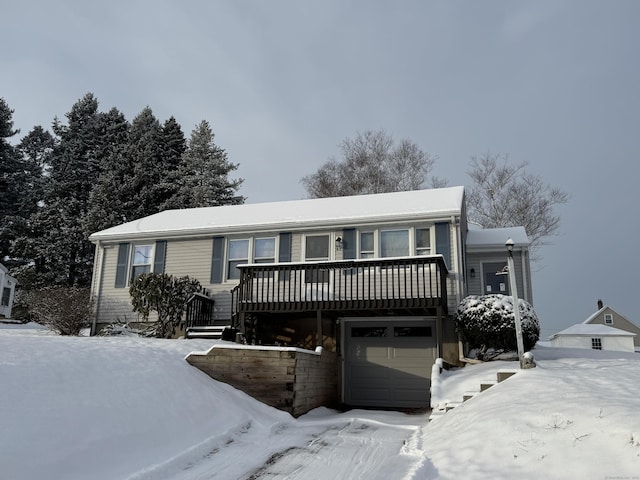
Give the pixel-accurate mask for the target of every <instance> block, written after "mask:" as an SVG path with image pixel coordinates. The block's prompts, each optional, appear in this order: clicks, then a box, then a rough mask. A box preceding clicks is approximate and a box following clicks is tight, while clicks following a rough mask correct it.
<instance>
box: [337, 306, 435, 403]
mask: <svg viewBox="0 0 640 480" xmlns="http://www.w3.org/2000/svg"><path fill="white" fill-rule="evenodd" d="M363 332H365V333H366V332H376V333H379V332H386V336H380V335H378V336H371V337H366V336H363ZM395 332H400V334H397V333H395ZM432 332H433V328H432V322H429V321H428V320H424V321H413V323H411V322H407V320H406V318H405V319H403V320H394V319H385V320H384V321H377V322H370V321H364V322H358V321H353V322H347V327H346V332H345V333H346V335H345V337H346V338H345V341H346V345H345V346H346V349H345V353H346V354H345V401H346V402H347V403H348V404H351V405H357V406H372V407H375V406H380V407H426V406H428V403H429V388H430V384H431V367H432V365H433V364H434V362H435V357H436V354H435V352H436V350H435V345H436V342H435V339H434V338H433V337H430V336H428V335H431V334H432ZM352 333H354V334H353V335H352Z"/></svg>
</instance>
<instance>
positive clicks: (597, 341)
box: [591, 338, 602, 350]
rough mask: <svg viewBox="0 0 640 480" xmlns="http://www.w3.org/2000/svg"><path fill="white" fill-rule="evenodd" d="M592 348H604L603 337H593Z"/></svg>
mask: <svg viewBox="0 0 640 480" xmlns="http://www.w3.org/2000/svg"><path fill="white" fill-rule="evenodd" d="M591 348H592V349H593V350H602V339H601V338H592V339H591Z"/></svg>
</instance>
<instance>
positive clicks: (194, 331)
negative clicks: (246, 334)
mask: <svg viewBox="0 0 640 480" xmlns="http://www.w3.org/2000/svg"><path fill="white" fill-rule="evenodd" d="M225 328H231V326H230V325H213V326H208V327H189V328H187V334H186V337H187V338H209V339H212V340H220V339H221V338H222V332H224V329H225Z"/></svg>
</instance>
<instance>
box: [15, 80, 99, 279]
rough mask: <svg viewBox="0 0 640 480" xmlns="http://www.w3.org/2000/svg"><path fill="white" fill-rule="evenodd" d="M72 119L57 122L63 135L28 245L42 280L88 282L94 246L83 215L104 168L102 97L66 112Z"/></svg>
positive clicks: (91, 98) (57, 129) (86, 100)
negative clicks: (101, 134)
mask: <svg viewBox="0 0 640 480" xmlns="http://www.w3.org/2000/svg"><path fill="white" fill-rule="evenodd" d="M66 117H67V120H68V124H67V125H63V124H61V123H60V122H59V120H58V119H56V120H55V121H54V124H53V130H54V133H55V134H56V136H57V142H56V145H55V146H54V148H53V152H52V155H51V172H50V175H49V179H50V180H49V182H48V185H47V189H46V192H45V196H44V206H43V208H42V209H40V211H38V212H37V213H36V214H35V215H33V216H32V225H33V226H34V230H36V231H34V232H33V233H32V234H33V235H34V237H33V238H31V241H30V245H29V246H28V247H29V248H30V249H31V251H32V255H33V256H34V258H35V259H36V269H37V271H36V273H37V275H38V283H41V284H57V285H68V286H88V285H89V284H90V282H91V270H92V267H93V245H92V244H91V243H90V242H89V241H88V239H87V238H86V232H85V229H84V225H83V219H84V217H85V216H86V213H87V210H88V205H89V195H90V192H91V189H92V188H93V185H94V184H95V183H96V181H97V178H98V173H99V170H100V160H101V158H100V157H101V154H102V153H103V151H104V146H103V145H101V136H100V132H101V129H100V119H99V115H98V100H97V99H96V98H95V97H94V96H93V94H91V93H88V94H86V95H85V96H84V97H83V98H81V99H80V100H78V102H76V104H74V105H73V107H72V108H71V111H70V112H69V113H67V115H66Z"/></svg>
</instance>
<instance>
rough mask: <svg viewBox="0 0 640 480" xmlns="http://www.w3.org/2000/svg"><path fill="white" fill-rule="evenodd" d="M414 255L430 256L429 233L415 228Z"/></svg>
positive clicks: (424, 229) (426, 230)
mask: <svg viewBox="0 0 640 480" xmlns="http://www.w3.org/2000/svg"><path fill="white" fill-rule="evenodd" d="M416 255H431V231H430V230H429V229H428V228H416Z"/></svg>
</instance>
